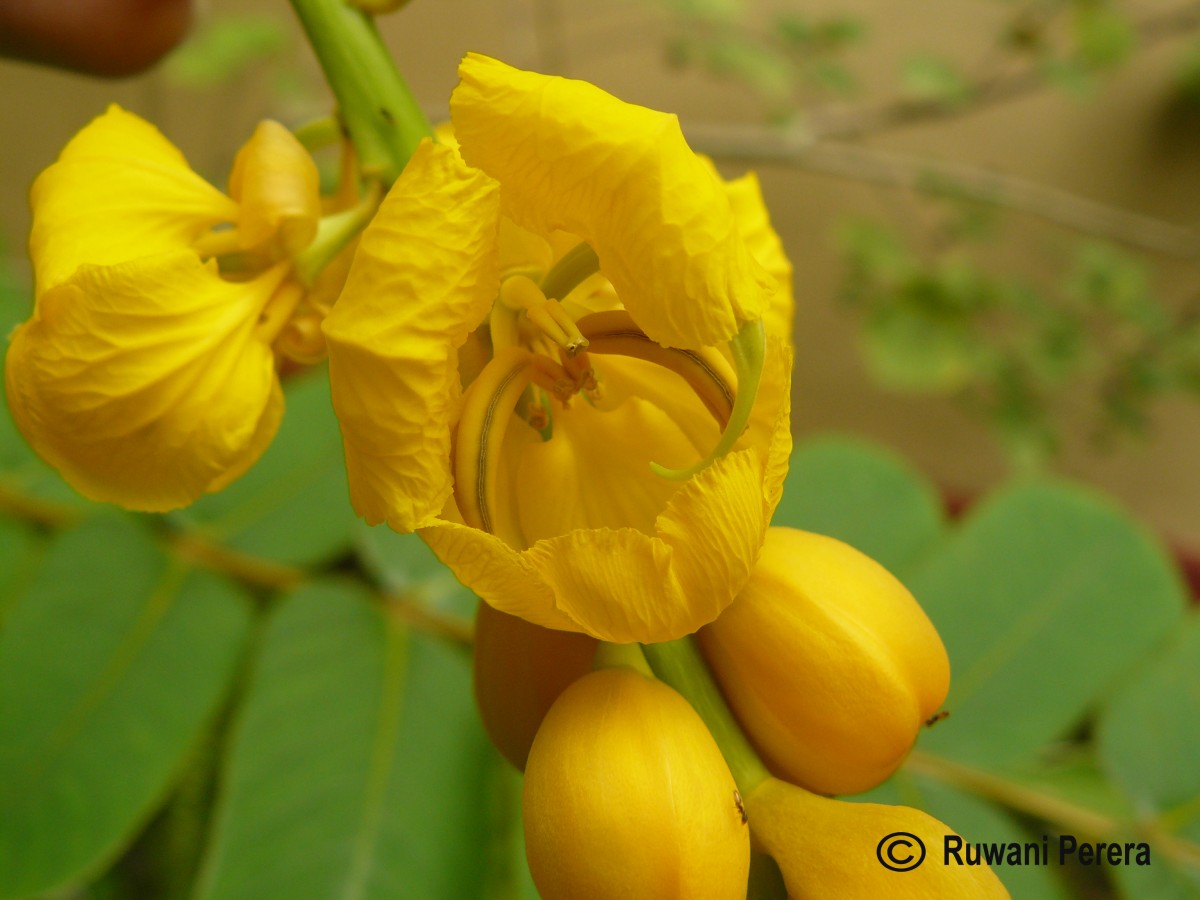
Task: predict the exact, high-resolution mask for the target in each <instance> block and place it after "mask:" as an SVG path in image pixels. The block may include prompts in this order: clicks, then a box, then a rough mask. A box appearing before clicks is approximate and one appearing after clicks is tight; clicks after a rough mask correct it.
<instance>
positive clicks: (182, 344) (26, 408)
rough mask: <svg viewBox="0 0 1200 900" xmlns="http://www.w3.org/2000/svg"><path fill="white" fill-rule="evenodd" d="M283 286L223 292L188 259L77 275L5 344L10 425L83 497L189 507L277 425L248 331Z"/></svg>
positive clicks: (261, 283) (262, 349) (271, 389)
mask: <svg viewBox="0 0 1200 900" xmlns="http://www.w3.org/2000/svg"><path fill="white" fill-rule="evenodd" d="M283 275H284V270H283V269H282V268H277V269H274V270H271V271H270V272H268V273H266V274H265V275H263V276H261V277H259V278H257V279H254V280H252V281H248V282H244V283H240V284H231V283H228V282H225V281H223V280H222V279H221V278H220V276H219V275H218V274H217V272H216V269H215V265H213V264H210V265H204V264H201V263H200V261H199V260H198V259H197V258H196V257H195V256H194V255H192V254H190V253H188V252H186V251H184V252H180V253H175V254H167V255H162V256H157V257H153V258H151V259H145V260H140V261H137V262H132V263H125V264H123V265H116V266H106V267H100V266H82V267H80V268H79V269H78V270H77V271H76V272H75V274H74V275H73V276H72V277H71V278H70V279H68V280H67V281H66V282H64V283H63V284H61V285H59V286H58V287H56V288H54V289H53V290H51V291H50V292H48V293H46V294H44V295H43V296H42V297H41V298H40V300H39V304H38V310H37V312H36V313H35V315H34V317H33V319H31V320H30V321H29V322H27V323H25V324H24V325H22V326H21V327H20V328H18V329H17V330H16V331H15V332H14V334H13V337H12V346H11V347H10V349H9V353H8V360H7V365H6V373H5V374H6V383H7V388H8V398H9V407H10V409H12V411H13V417H14V419H15V420H16V422H17V425H18V427H20V429H21V431H22V432H23V433H24V434H25V436H26V438H27V439H28V440H29V442H30V444H32V445H33V446H34V448H35V449H37V451H38V452H39V453H40V454H41V455H42V456H43V457H44V458H45V459H46V460H47V461H48V462H50V463H51V464H52V465H53V466H55V467H56V468H57V469H58V470H59V471H60V472H61V473H62V475H63V477H64V478H65V479H66V480H67V482H68V483H70V484H71V485H72V486H73V487H74V488H76V489H77V490H78V491H79V492H80V493H82V494H83V495H84V496H86V497H89V498H91V499H93V500H102V501H109V502H113V503H118V504H120V505H122V506H125V507H128V508H130V509H139V510H148V511H163V510H168V509H174V508H176V507H179V506H183V505H186V504H187V503H190V502H191V501H193V500H195V499H196V498H197V497H198V496H200V495H201V494H203V493H204V492H205V491H206V490H208V489H210V488H211V487H212V486H213V485H214V483H218V484H219V483H223V482H224V481H227V480H228V478H229V475H230V472H231V470H237V471H238V472H240V471H243V470H244V469H245V468H246V467H247V466H248V465H249V463H250V462H252V461H253V458H255V457H257V455H258V454H259V453H261V451H262V449H263V448H264V447H265V446H266V444H267V443H268V442H269V439H270V436H271V434H273V432H274V428H275V426H276V425H277V424H278V418H279V398H278V394H277V391H278V386H277V382H276V377H275V371H274V360H273V358H272V354H271V351H270V348H269V347H267V346H266V345H265V344H263V343H262V342H261V341H258V340H257V339H255V338H254V327H255V325H256V323H257V320H258V316H259V313H260V311H261V310H262V308H263V306H264V305H265V304H266V303H267V301H268V300H269V299H270V297H271V295H272V294H273V293H274V291H275V288H276V287H277V286H278V284H279V282H280V280H281V279H282V277H283Z"/></svg>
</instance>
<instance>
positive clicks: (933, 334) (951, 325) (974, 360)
mask: <svg viewBox="0 0 1200 900" xmlns="http://www.w3.org/2000/svg"><path fill="white" fill-rule="evenodd" d="M913 288H914V290H912V291H908V292H907V293H909V295H910V296H909V297H908V298H906V299H907V300H909V301H911V300H916V299H917V297H916V294H917V292H921V293H937V294H939V295H940V294H941V288H939V287H933V286H931V285H929V284H928V283H924V284H919V285H916V284H915V285H913ZM862 341H863V349H864V351H865V353H866V359H867V363H868V364H869V365H870V367H871V372H872V374H873V375H874V376H875V377H876V378H877V379H879V381H880V382H881V383H882V384H884V385H887V386H888V387H892V388H895V389H898V390H904V391H919V392H935V393H949V392H954V391H958V390H962V389H963V388H965V387H966V386H967V385H969V384H970V383H971V382H972V381H973V380H974V379H975V378H976V377H977V375H978V374H979V373H980V372H981V371H984V370H986V369H987V368H988V367H989V363H990V361H991V358H992V357H991V348H989V347H988V346H987V345H986V344H985V343H984V342H983V341H981V340H980V339H979V338H978V337H977V336H976V335H975V334H974V331H973V329H972V328H971V322H970V321H969V320H968V319H967V318H966V317H964V316H962V315H960V314H957V313H952V314H948V315H947V314H943V313H939V312H938V311H937V310H934V309H930V308H925V307H923V306H922V305H921V302H920V301H918V302H917V303H912V302H901V303H895V304H891V305H885V306H880V307H879V308H877V309H875V310H874V311H873V312H872V313H871V315H870V316H869V317H868V319H867V320H866V322H865V323H864V329H863V332H862Z"/></svg>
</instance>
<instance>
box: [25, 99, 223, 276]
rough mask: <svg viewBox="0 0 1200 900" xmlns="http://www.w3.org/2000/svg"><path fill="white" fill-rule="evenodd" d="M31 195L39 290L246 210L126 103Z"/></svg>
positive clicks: (76, 143) (174, 245)
mask: <svg viewBox="0 0 1200 900" xmlns="http://www.w3.org/2000/svg"><path fill="white" fill-rule="evenodd" d="M30 203H31V205H32V207H33V228H32V231H31V234H30V238H29V250H30V255H31V256H32V258H33V264H34V269H35V273H36V276H37V291H38V293H39V295H40V294H41V293H44V292H45V291H47V290H49V289H50V288H52V287H54V286H55V285H58V284H61V283H62V282H64V281H66V280H67V279H68V278H69V277H70V276H71V275H72V273H74V271H75V270H76V268H78V267H79V266H80V265H83V264H91V265H101V266H103V265H112V264H114V263H120V262H125V261H127V260H131V259H137V258H139V257H144V256H152V255H154V254H157V253H163V252H168V251H172V250H178V249H181V248H184V247H187V246H190V245H191V243H192V242H193V241H194V240H195V239H196V238H197V237H199V236H200V235H201V234H202V233H203V232H205V231H206V230H207V229H209V228H211V227H212V226H213V225H215V224H217V223H220V222H233V221H235V220H236V219H237V215H238V208H237V204H236V203H234V202H233V201H232V200H231V199H229V198H228V197H226V196H225V195H224V194H222V193H221V192H220V191H218V190H217V189H216V188H214V187H213V186H212V185H210V184H209V183H208V182H206V181H205V180H204V179H203V178H201V177H200V176H199V175H197V174H196V173H195V172H193V171H192V170H191V169H190V168H189V167H188V164H187V161H186V160H185V159H184V158H183V154H181V153H180V152H179V151H178V150H177V149H176V148H175V147H174V146H173V145H172V144H171V143H170V142H169V141H168V140H167V139H166V138H164V137H163V136H162V134H160V133H159V131H158V130H157V129H156V128H155V127H154V126H153V125H150V124H149V123H148V122H146V121H144V120H142V119H140V118H138V117H137V116H135V115H133V114H132V113H128V112H125V110H123V109H121V108H120V107H118V106H110V107H109V108H108V111H107V112H106V113H105V114H104V115H102V116H100V117H99V118H97V119H95V120H94V121H92V122H91V123H90V124H89V125H87V126H86V127H85V128H84V129H83V130H82V131H80V132H79V134H77V135H76V136H75V137H74V138H72V140H71V142H70V143H69V144H67V146H66V148H65V149H64V150H63V152H62V154H61V155H60V156H59V159H58V162H56V163H54V164H53V165H52V166H50V167H49V168H48V169H46V170H45V171H44V172H42V174H41V175H40V176H38V178H37V180H36V181H35V182H34V184H33V189H32V191H31V193H30Z"/></svg>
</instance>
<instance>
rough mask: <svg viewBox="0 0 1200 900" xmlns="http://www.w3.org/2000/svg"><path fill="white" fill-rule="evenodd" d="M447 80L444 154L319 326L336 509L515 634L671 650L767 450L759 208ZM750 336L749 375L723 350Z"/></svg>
mask: <svg viewBox="0 0 1200 900" xmlns="http://www.w3.org/2000/svg"><path fill="white" fill-rule="evenodd" d="M460 76H461V83H460V85H459V86H458V88H457V89H456V90H455V92H454V95H453V96H452V98H451V112H452V116H453V120H454V127H455V134H456V138H457V141H458V142H459V144H460V147H461V154H462V155H461V156H460V155H459V148H458V147H456V146H454V145H453V143H452V142H451V141H447V140H445V139H443V143H440V144H434V143H426V144H424V145H422V146H421V147H420V148H419V149H418V151H417V153H416V155H415V156H414V157H413V159H412V161H411V162H410V163H409V165H408V167H407V168H406V170H405V172H404V174H403V175H402V176H401V178H400V179H399V181H398V182H397V183H396V185H395V186H394V187H393V189H392V191H391V193H390V194H389V196H388V197H387V199H386V200H385V201H384V203H383V205H382V207H381V208H380V211H379V214H378V215H377V217H376V219H375V221H374V222H373V223H372V225H371V226H370V227H369V228H368V229H367V230H366V232H364V234H363V236H362V240H361V243H360V245H359V249H358V252H357V255H356V257H355V260H354V263H353V266H352V268H351V271H350V274H349V276H348V278H347V283H346V288H345V290H344V292H343V294H342V296H341V297H340V299H339V300H338V303H337V305H336V306H335V308H334V310H333V312H332V313H331V314H330V316H329V318H328V319H327V320H326V322H325V325H324V328H325V333H326V337H327V339H328V342H329V347H330V381H331V385H332V390H333V400H334V406H335V408H336V410H337V412H338V415H339V418H340V419H341V423H342V430H343V435H344V439H345V448H346V460H347V470H348V473H349V478H350V489H351V497H352V500H353V502H354V505H355V508H356V509H357V510H358V512H359V514H360V515H362V516H363V517H364V518H366V520H367V521H368V522H369V523H371V524H375V523H379V522H384V521H386V522H387V523H388V524H389V525H390V526H391V527H392V528H394V529H396V530H398V531H413V530H420V532H421V534H422V536H423V537H424V538H425V540H426V541H427V542H428V543H429V545H430V546H431V547H432V548H433V549H434V551H435V552H436V553H437V554H438V556H439V557H440V558H441V559H442V561H443V562H445V563H446V564H448V565H449V566H450V567H451V568H452V569H453V570H454V571H455V573H456V574H457V575H458V577H459V579H460V580H461V581H462V582H463V583H464V584H466V585H467V586H469V587H470V588H471V589H472V590H474V591H475V592H476V593H477V594H478V595H479V596H480V597H482V598H483V599H484V600H485V601H487V602H488V603H490V604H491V605H493V606H494V607H496V608H497V609H499V610H502V611H504V612H506V613H509V614H512V615H516V616H519V617H521V618H524V619H526V620H528V621H530V622H533V623H535V624H538V625H541V626H544V627H547V628H555V629H562V630H568V631H581V632H585V633H588V634H591V635H593V636H595V637H598V638H601V639H603V640H609V641H617V642H626V641H660V640H668V639H672V638H676V637H679V636H681V635H683V634H688V633H690V632H692V631H695V630H696V628H698V627H700V626H701V625H703V624H704V623H706V622H709V621H711V620H712V619H714V618H715V617H716V616H717V614H718V613H719V612H720V611H721V610H722V609H723V608H724V607H725V606H726V605H728V603H729V602H730V601H731V600H732V598H733V596H734V594H735V593H736V592H737V590H738V589H739V588H740V587H741V585H742V584H743V583H744V581H745V580H746V578H747V577H748V575H749V572H750V569H751V567H752V566H753V563H754V560H755V558H756V557H757V555H758V551H759V547H760V545H761V542H762V538H763V534H764V533H765V531H766V528H767V524H768V522H769V521H770V517H771V513H772V512H773V510H774V507H775V504H776V502H777V501H778V498H779V492H780V489H781V485H782V478H783V475H784V472H785V469H786V465H787V456H788V452H789V449H790V435H789V431H788V386H789V382H790V334H788V333H784V329H788V328H790V321H791V304H792V300H791V293H790V267H789V266H788V265H787V261H786V259H785V258H784V257H783V255H782V252H781V251H780V250H779V245H778V240H777V238H775V236H774V233H773V232H772V231H771V230H770V225H769V223H768V221H767V218H766V214H765V211H764V210H763V208H762V203H761V197H760V195H759V194H758V191H757V185H756V184H755V183H754V182H753V180H742V181H739V182H734V183H733V184H732V185H727V184H725V183H724V182H722V181H721V179H720V178H719V177H718V176H717V175H716V174H715V172H714V170H713V168H712V166H711V164H709V163H708V162H707V161H706V160H703V159H702V158H700V157H697V156H695V155H694V154H692V152H691V151H690V150H689V149H688V147H687V145H686V143H685V142H684V140H683V137H682V134H681V133H680V130H679V126H678V122H677V121H676V119H675V118H674V117H673V116H668V115H665V114H662V113H657V112H652V111H650V110H647V109H643V108H640V107H635V106H630V105H628V104H625V103H622V102H620V101H618V100H616V99H615V98H613V97H611V96H609V95H608V94H605V93H604V92H602V91H600V90H599V89H597V88H595V87H593V86H591V85H588V84H584V83H581V82H574V81H568V80H565V79H561V78H549V77H545V76H541V75H535V74H531V73H527V72H521V71H518V70H515V69H511V68H509V67H508V66H505V65H503V64H502V63H499V62H496V61H495V60H491V59H487V58H485V57H480V56H476V55H469V56H468V57H467V58H466V59H465V60H464V61H463V63H462V66H461V68H460ZM464 158H465V162H464ZM751 247H755V248H756V249H758V250H759V251H760V254H761V255H762V256H763V257H764V258H763V259H761V260H759V259H756V258H755V255H754V254H753V253H752V252H751V249H750V248H751ZM597 270H598V271H597ZM760 317H761V318H763V320H764V321H765V322H766V323H767V335H766V342H765V357H764V358H763V359H762V360H761V372H760V371H759V368H758V366H757V365H755V364H752V363H751V362H747V357H748V355H749V354H746V355H742V356H739V355H738V353H735V352H733V351H731V350H730V349H729V348H728V347H727V344H728V345H730V346H732V347H733V348H734V349H735V350H739V349H744V346H743V344H747V345H753V340H750V339H749V338H753V336H754V334H755V329H756V328H757V327H758V326H757V319H759V318H760ZM747 336H749V338H748V337H747ZM739 342H742V343H739ZM731 360H732V362H733V363H734V365H731ZM739 366H740V368H741V370H742V372H743V374H742V375H741V376H740V377H741V378H742V384H741V385H740V388H741V389H740V390H739V389H738V388H739V385H738V384H737V381H736V379H735V377H734V372H733V369H734V368H737V367H739ZM755 379H759V380H758V384H757V391H756V390H755V387H756V385H755ZM756 397H757V399H755V398H756ZM743 428H744V431H743ZM734 439H736V441H735V440H734ZM714 447H716V448H717V451H716V452H713V448H714ZM712 457H715V458H716V459H715V462H712V464H711V465H708V466H707V467H705V463H707V462H708V461H709V459H710V458H712ZM652 464H662V465H665V466H670V467H674V468H675V469H676V470H681V471H676V472H675V473H674V476H673V477H664V474H662V471H663V470H662V468H661V467H660V468H659V469H658V470H657V473H656V471H654V470H652ZM669 474H670V473H668V475H669Z"/></svg>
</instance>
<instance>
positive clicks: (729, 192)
mask: <svg viewBox="0 0 1200 900" xmlns="http://www.w3.org/2000/svg"><path fill="white" fill-rule="evenodd" d="M725 196H727V197H728V198H729V203H730V206H732V207H733V215H734V218H736V219H737V223H738V230H739V231H740V232H741V234H742V240H744V241H745V242H746V246H748V247H749V248H750V252H751V253H752V254H753V255H754V258H755V259H756V260H758V262H759V264H760V265H762V267H763V268H764V269H766V270H767V273H768V274H769V275H770V276H771V278H773V279H774V281H775V292H774V293H773V294H772V295H771V299H770V302H769V303H768V304H767V307H766V309H764V310H763V326H764V327H765V328H766V331H767V334H774V335H778V336H779V337H781V338H783V339H784V340H785V341H787V342H788V343H791V340H792V324H793V318H794V314H795V299H794V297H793V294H792V263H791V261H790V260H789V259H788V258H787V254H786V253H784V252H783V243H782V242H781V241H780V240H779V235H778V234H776V233H775V229H774V228H772V227H771V217H770V215H769V214H768V213H767V206H766V204H765V203H763V196H762V187H761V186H760V185H759V183H758V176H757V175H755V174H754V173H753V172H747V173H746V174H745V175H743V176H742V177H741V178H735V179H734V180H733V181H727V182H725Z"/></svg>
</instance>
